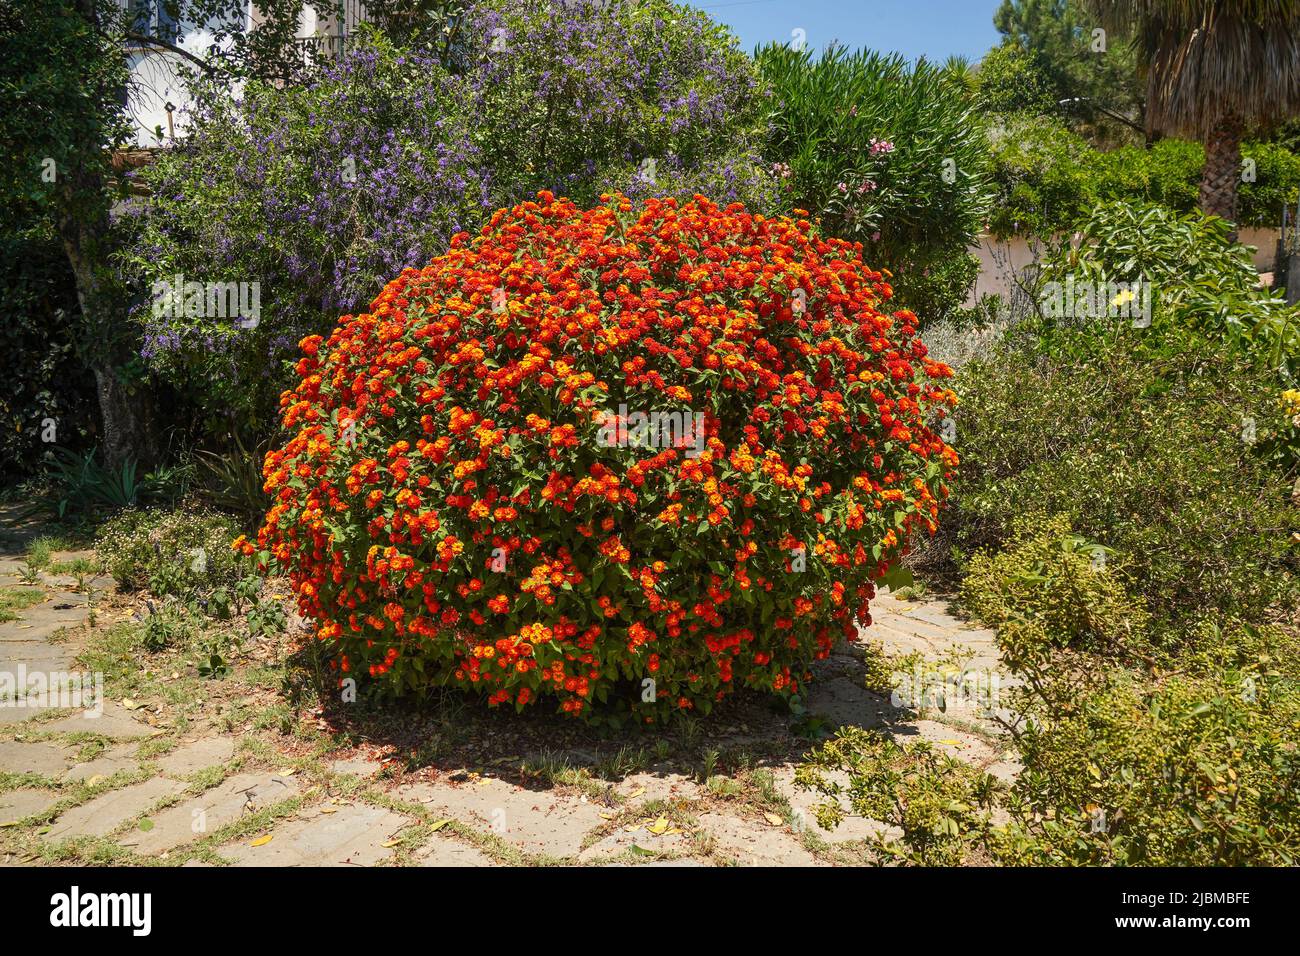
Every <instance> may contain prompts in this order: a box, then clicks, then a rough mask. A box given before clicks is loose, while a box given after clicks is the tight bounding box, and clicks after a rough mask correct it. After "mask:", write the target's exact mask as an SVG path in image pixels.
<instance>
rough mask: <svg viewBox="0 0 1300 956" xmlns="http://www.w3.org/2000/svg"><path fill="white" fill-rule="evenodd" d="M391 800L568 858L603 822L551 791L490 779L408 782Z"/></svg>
mask: <svg viewBox="0 0 1300 956" xmlns="http://www.w3.org/2000/svg"><path fill="white" fill-rule="evenodd" d="M393 796H394V797H396V798H397V799H399V800H402V801H403V802H407V803H419V804H422V805H424V806H425V807H426V808H428V809H429V811H430V812H432V813H434V814H436V815H438V816H443V817H450V818H451V819H454V820H457V821H459V822H460V823H463V824H465V825H467V826H472V827H476V828H479V829H481V830H483V831H484V832H487V833H494V834H496V835H497V836H499V837H501V838H502V839H504V840H506V841H508V842H510V843H512V844H514V845H515V846H517V847H518V848H519V849H521V850H523V851H524V852H526V853H537V854H540V853H545V854H547V855H550V856H557V857H570V856H574V855H576V854H577V853H578V851H579V850H581V849H582V841H583V838H584V837H585V836H586V835H587V834H588V833H589V832H591V831H592V830H594V829H595V828H596V827H598V826H600V825H601V823H603V822H604V820H603V818H602V817H601V816H600V810H599V809H597V807H596V806H595V805H594V804H591V803H583V802H581V801H580V800H579V799H577V798H575V797H569V796H561V795H559V794H556V793H554V792H551V791H545V790H541V791H535V790H524V789H522V788H520V787H515V786H512V785H511V784H508V783H506V782H504V781H502V780H498V779H495V778H484V779H483V781H482V782H470V783H467V784H463V785H460V786H454V787H453V786H446V785H444V786H435V785H430V784H412V785H409V786H406V787H399V788H398V789H397V790H395V791H394V792H393Z"/></svg>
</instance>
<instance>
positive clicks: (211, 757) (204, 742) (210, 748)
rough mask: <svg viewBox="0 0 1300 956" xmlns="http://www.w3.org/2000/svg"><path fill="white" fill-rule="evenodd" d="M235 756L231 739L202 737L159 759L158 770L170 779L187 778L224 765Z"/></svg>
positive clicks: (233, 742) (233, 743)
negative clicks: (209, 768) (201, 771)
mask: <svg viewBox="0 0 1300 956" xmlns="http://www.w3.org/2000/svg"><path fill="white" fill-rule="evenodd" d="M234 755H235V741H234V739H233V738H231V737H200V738H198V739H197V740H191V741H189V742H187V743H183V744H181V746H180V747H178V748H177V749H176V750H173V751H172V752H171V753H169V754H167V756H165V757H160V758H159V759H158V769H159V770H161V771H162V772H163V773H165V774H166V775H167V776H169V777H186V776H189V775H190V774H192V773H197V772H198V771H200V770H206V769H207V768H208V767H215V766H216V765H217V764H223V763H225V762H226V761H227V760H229V759H230V758H231V757H233V756H234Z"/></svg>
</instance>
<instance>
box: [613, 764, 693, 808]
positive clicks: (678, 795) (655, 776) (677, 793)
mask: <svg viewBox="0 0 1300 956" xmlns="http://www.w3.org/2000/svg"><path fill="white" fill-rule="evenodd" d="M614 790H615V792H617V793H618V794H619V795H620V796H622V797H624V798H626V799H628V800H631V801H634V802H636V803H647V802H649V801H651V800H669V801H672V800H698V799H699V798H700V796H701V795H702V792H701V790H700V786H699V784H697V783H696V782H695V781H694V780H692V779H691V778H690V777H687V776H684V775H682V774H678V773H668V772H663V773H656V772H654V771H643V772H641V773H634V774H631V775H630V776H627V777H624V778H623V779H622V780H620V781H619V782H618V784H617V785H616V786H615V787H614Z"/></svg>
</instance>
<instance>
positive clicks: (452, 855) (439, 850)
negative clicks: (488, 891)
mask: <svg viewBox="0 0 1300 956" xmlns="http://www.w3.org/2000/svg"><path fill="white" fill-rule="evenodd" d="M414 858H415V860H416V863H417V865H418V866H496V864H495V863H493V862H492V858H491V857H489V856H488V855H487V854H486V853H484V852H483V851H482V850H480V849H479V848H478V847H475V846H470V845H469V844H468V843H462V842H460V841H459V840H456V839H453V838H452V837H445V836H443V835H442V834H441V833H435V834H434V835H433V838H432V839H430V840H429V842H428V843H426V844H425V845H424V846H422V847H420V849H418V850H416V851H415V854H414Z"/></svg>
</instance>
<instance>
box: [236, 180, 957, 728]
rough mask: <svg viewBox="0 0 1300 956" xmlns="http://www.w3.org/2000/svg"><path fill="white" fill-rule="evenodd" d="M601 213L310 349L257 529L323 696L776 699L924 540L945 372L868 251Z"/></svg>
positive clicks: (762, 228)
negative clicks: (318, 653)
mask: <svg viewBox="0 0 1300 956" xmlns="http://www.w3.org/2000/svg"><path fill="white" fill-rule="evenodd" d="M604 202H605V203H606V204H605V205H603V206H601V207H598V208H595V209H591V210H581V209H578V208H576V207H575V206H574V205H573V204H572V203H571V202H569V201H567V200H564V199H556V198H554V197H553V196H551V195H550V194H549V193H541V194H540V195H539V197H538V201H536V202H526V203H522V204H521V205H519V206H516V207H515V208H514V209H511V210H502V211H500V212H498V213H497V214H496V215H495V216H493V218H492V220H491V222H490V223H489V224H488V225H487V226H486V227H484V229H483V230H482V234H481V235H480V236H479V237H477V238H474V239H471V238H470V237H469V236H467V235H464V234H462V235H459V236H457V237H456V238H455V239H454V240H453V242H452V248H451V250H450V251H449V252H448V253H447V254H446V255H444V256H440V257H439V258H437V259H435V260H434V261H433V262H432V263H431V264H430V265H429V266H427V267H426V268H424V269H419V270H415V269H408V270H406V271H405V272H404V273H403V274H402V275H401V276H399V277H398V278H397V279H396V280H394V281H393V282H391V283H390V284H389V285H388V287H387V288H386V289H385V290H384V292H383V294H382V295H380V296H379V298H378V299H376V300H375V301H374V303H373V304H372V305H371V309H370V311H369V312H367V313H365V314H363V315H357V316H345V317H344V318H343V319H342V321H341V324H340V326H339V328H338V329H336V330H335V331H334V332H333V333H332V334H331V335H330V336H329V338H328V339H324V340H322V339H321V337H319V336H313V337H311V338H308V339H306V340H304V341H303V343H302V347H303V351H304V352H305V353H306V354H305V356H304V357H303V358H302V359H301V360H300V361H299V363H298V372H299V375H300V376H301V382H300V383H299V384H298V386H297V388H296V389H294V390H293V391H291V392H286V393H285V395H284V398H283V400H282V405H283V409H284V412H283V414H284V426H285V428H286V429H288V430H289V432H290V433H291V435H292V437H291V438H290V439H289V441H288V443H287V444H286V445H285V446H284V447H283V448H282V449H280V450H277V451H274V452H273V453H272V454H271V455H269V456H268V458H267V460H266V464H265V468H264V474H265V477H266V489H267V491H268V492H269V493H270V494H271V495H273V496H274V499H275V504H274V506H273V507H272V508H271V509H270V511H269V513H268V514H267V517H266V524H265V526H264V527H263V528H262V529H261V532H260V534H259V541H260V544H261V546H262V547H263V548H266V549H268V550H270V551H271V553H272V554H273V555H274V557H275V558H276V559H277V560H278V561H279V562H280V563H281V564H282V565H283V566H284V567H285V568H286V569H287V570H288V572H289V574H290V576H291V579H292V581H293V584H294V587H295V589H296V592H297V595H298V601H299V605H300V608H301V611H302V613H303V615H304V616H306V617H307V618H309V619H311V620H312V621H314V622H315V634H316V637H317V638H319V639H320V640H322V641H328V642H330V643H331V644H332V645H333V646H334V647H335V649H336V651H337V653H336V654H335V657H334V660H335V666H336V667H337V669H338V671H339V677H340V679H342V678H343V677H344V676H346V675H356V674H358V673H361V674H366V675H369V676H370V677H373V678H375V679H382V680H383V681H384V682H386V683H388V684H389V685H390V686H391V688H392V689H394V690H396V691H399V692H401V691H408V690H414V689H419V688H421V687H425V686H428V685H430V684H446V683H452V684H459V685H463V686H464V687H467V688H473V689H476V690H478V691H479V692H481V693H482V695H483V697H484V698H486V700H487V701H488V702H489V703H490V704H505V703H513V704H514V705H515V706H516V707H522V706H524V705H525V704H528V703H532V702H535V701H538V700H541V699H543V698H545V699H550V700H553V701H557V702H558V704H559V707H560V709H561V710H563V711H564V712H566V713H570V714H574V715H581V716H587V717H592V716H600V717H608V718H613V719H621V717H622V716H627V715H632V716H634V717H635V718H636V719H638V720H643V721H647V722H650V721H653V720H655V719H657V718H658V717H660V716H662V715H663V714H665V713H667V712H670V711H675V710H692V709H693V710H698V711H701V712H707V711H708V710H709V709H710V708H711V707H712V705H713V704H714V702H716V701H718V700H721V699H722V698H723V697H725V696H726V695H728V694H730V693H732V692H733V691H734V690H735V689H736V688H737V687H742V686H743V687H751V688H757V689H761V690H765V691H768V692H776V693H779V694H783V695H793V694H797V693H799V692H800V690H801V688H802V687H803V685H804V684H805V683H806V681H807V680H808V679H809V674H808V664H809V662H810V661H812V660H813V659H814V658H817V657H822V656H825V655H826V654H827V653H828V652H829V651H830V648H831V646H832V644H833V642H834V641H835V640H836V639H837V638H839V637H847V638H848V639H850V640H852V639H853V638H854V637H855V635H856V627H857V623H858V622H864V623H866V622H868V621H869V618H868V616H867V614H868V601H869V599H870V598H871V597H873V596H874V593H875V592H874V582H875V581H876V580H878V579H879V577H880V576H881V575H882V574H883V573H884V572H885V571H886V568H887V567H888V566H889V565H890V564H891V563H892V562H894V561H896V560H897V558H898V557H899V555H900V554H901V553H903V551H904V550H905V549H906V547H907V542H908V540H909V537H910V536H911V534H913V533H914V532H916V531H918V530H920V531H922V532H933V531H934V528H935V522H936V521H937V519H938V515H939V508H940V504H941V502H942V500H943V499H944V497H945V496H946V494H947V487H946V485H945V481H946V480H948V479H949V477H950V473H951V470H952V469H953V468H954V467H955V465H956V463H957V458H956V455H955V454H954V453H953V451H952V449H951V448H949V447H948V446H946V445H945V444H944V443H943V441H942V440H941V439H940V438H939V437H938V436H937V435H936V434H935V432H934V431H933V430H932V427H931V426H932V425H933V424H935V423H936V422H937V419H938V417H940V416H942V415H945V414H947V413H948V412H949V410H950V408H951V406H952V403H953V401H954V398H953V396H952V393H951V392H950V391H949V390H947V389H946V388H945V387H944V384H943V379H945V378H947V377H948V376H950V375H951V372H950V371H949V369H948V368H947V367H946V366H944V365H941V364H939V363H936V362H932V361H930V360H929V359H927V358H926V350H925V346H924V345H923V344H922V343H921V341H920V340H919V339H918V338H917V335H916V320H915V317H914V316H913V315H912V314H911V313H909V312H906V311H902V310H900V311H897V312H895V313H893V314H892V315H891V314H887V313H886V312H883V311H881V307H882V305H883V304H884V303H885V301H886V300H887V299H888V298H889V295H890V288H889V285H888V284H887V283H886V282H885V281H884V277H883V276H882V275H881V274H880V273H878V272H874V271H872V270H871V269H869V268H868V267H867V266H865V265H864V264H863V263H862V260H861V255H860V252H861V249H860V246H857V245H850V244H848V243H846V242H843V241H840V240H834V239H825V238H821V237H820V236H819V235H818V234H817V232H816V230H815V228H814V227H813V225H812V224H811V223H809V222H808V221H807V219H806V218H801V219H797V220H791V219H785V218H781V219H766V218H764V217H762V216H757V215H751V214H750V213H748V212H746V211H745V210H744V208H742V207H741V206H739V205H732V206H729V207H727V208H725V209H722V208H719V207H718V206H717V205H715V204H714V203H712V202H710V201H709V200H707V199H705V198H704V197H701V196H697V197H695V199H694V200H692V201H691V202H688V203H685V204H678V203H677V202H675V201H673V200H667V199H665V200H650V201H647V202H646V203H645V204H644V206H642V207H639V208H634V206H633V204H632V203H631V202H630V201H628V200H627V199H626V198H624V197H622V196H618V195H614V196H607V197H604ZM797 214H798V215H800V216H806V214H805V213H802V212H798V213H797Z"/></svg>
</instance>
